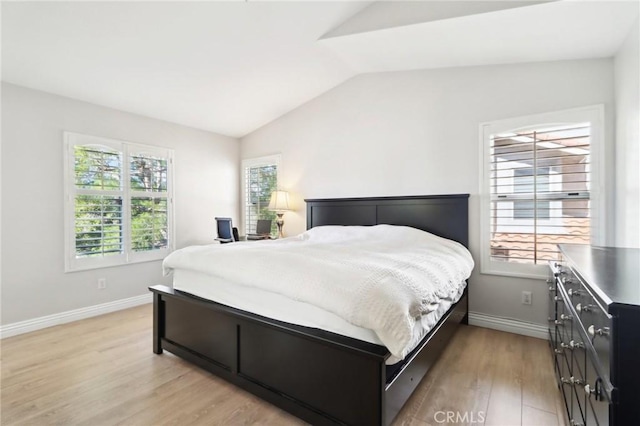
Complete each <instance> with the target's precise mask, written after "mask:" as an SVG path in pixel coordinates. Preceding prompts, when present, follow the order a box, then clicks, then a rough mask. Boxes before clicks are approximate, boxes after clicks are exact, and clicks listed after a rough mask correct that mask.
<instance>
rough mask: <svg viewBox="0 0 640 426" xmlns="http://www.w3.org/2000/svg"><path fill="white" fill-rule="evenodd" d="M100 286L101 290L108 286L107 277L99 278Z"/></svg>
mask: <svg viewBox="0 0 640 426" xmlns="http://www.w3.org/2000/svg"><path fill="white" fill-rule="evenodd" d="M98 288H99V289H100V290H104V289H105V288H107V279H106V278H98Z"/></svg>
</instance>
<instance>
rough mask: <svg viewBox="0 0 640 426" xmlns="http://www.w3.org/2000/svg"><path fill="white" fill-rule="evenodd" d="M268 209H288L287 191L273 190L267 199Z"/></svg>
mask: <svg viewBox="0 0 640 426" xmlns="http://www.w3.org/2000/svg"><path fill="white" fill-rule="evenodd" d="M269 210H275V211H281V212H283V211H287V210H289V193H288V192H287V191H273V192H272V193H271V200H270V201H269Z"/></svg>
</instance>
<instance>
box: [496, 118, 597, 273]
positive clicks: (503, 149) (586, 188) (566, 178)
mask: <svg viewBox="0 0 640 426" xmlns="http://www.w3.org/2000/svg"><path fill="white" fill-rule="evenodd" d="M590 140H591V128H590V125H589V124H588V123H587V124H585V123H577V124H572V125H564V126H555V127H547V128H539V129H534V130H529V131H526V132H514V133H502V134H497V135H492V136H491V138H490V163H491V164H490V178H489V181H490V189H491V191H490V196H491V203H490V209H491V212H490V220H491V224H490V235H491V236H490V244H491V260H498V261H505V262H516V263H533V264H543V263H546V262H547V261H548V260H554V259H557V255H558V250H557V247H556V244H559V243H573V244H589V243H590V240H591V208H590V191H591V165H590V158H591V155H590V154H591V145H590Z"/></svg>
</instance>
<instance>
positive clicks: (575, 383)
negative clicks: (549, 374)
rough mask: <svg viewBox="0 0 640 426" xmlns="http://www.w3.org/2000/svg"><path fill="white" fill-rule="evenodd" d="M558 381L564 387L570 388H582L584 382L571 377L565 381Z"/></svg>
mask: <svg viewBox="0 0 640 426" xmlns="http://www.w3.org/2000/svg"><path fill="white" fill-rule="evenodd" d="M560 381H561V382H562V383H564V384H565V385H571V386H582V385H584V382H583V381H582V380H580V379H576V378H575V377H573V376H571V377H569V378H568V379H565V378H564V377H560Z"/></svg>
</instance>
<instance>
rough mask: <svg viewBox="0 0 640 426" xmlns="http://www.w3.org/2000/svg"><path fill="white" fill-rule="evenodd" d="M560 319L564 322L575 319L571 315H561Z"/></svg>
mask: <svg viewBox="0 0 640 426" xmlns="http://www.w3.org/2000/svg"><path fill="white" fill-rule="evenodd" d="M560 319H561V320H562V321H571V320H572V319H573V317H572V316H571V315H565V314H562V315H560Z"/></svg>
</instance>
